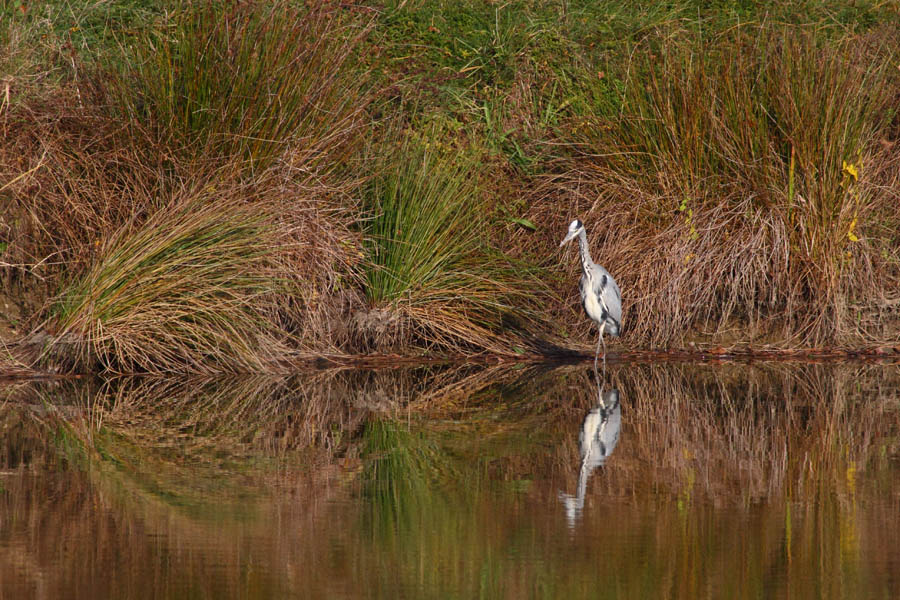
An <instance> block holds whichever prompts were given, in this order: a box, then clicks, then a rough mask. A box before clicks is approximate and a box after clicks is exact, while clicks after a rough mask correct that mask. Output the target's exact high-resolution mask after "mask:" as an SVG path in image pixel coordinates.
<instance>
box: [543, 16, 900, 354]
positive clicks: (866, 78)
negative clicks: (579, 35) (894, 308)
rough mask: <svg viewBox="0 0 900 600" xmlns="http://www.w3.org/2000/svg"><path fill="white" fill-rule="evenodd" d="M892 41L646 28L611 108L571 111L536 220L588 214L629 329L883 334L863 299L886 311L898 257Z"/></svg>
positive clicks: (666, 333)
mask: <svg viewBox="0 0 900 600" xmlns="http://www.w3.org/2000/svg"><path fill="white" fill-rule="evenodd" d="M876 42H879V43H876ZM888 43H889V39H882V40H877V39H875V38H869V39H860V38H853V39H849V40H846V41H840V42H835V43H831V42H822V41H821V40H817V39H816V38H815V36H814V35H813V34H812V33H810V32H809V31H806V30H802V29H784V30H780V29H775V28H770V29H767V28H762V29H751V28H746V29H739V30H736V31H734V32H728V33H726V34H722V35H721V36H719V37H716V38H713V39H712V40H708V41H705V42H702V43H700V42H697V41H689V42H683V43H677V44H670V45H669V46H666V47H665V48H664V49H655V48H654V47H653V46H652V45H649V44H648V47H646V48H641V52H640V53H636V56H643V57H644V58H638V59H636V60H635V61H634V63H633V64H630V65H629V66H628V69H627V71H628V72H629V73H630V74H631V75H630V76H631V77H632V79H631V80H626V81H625V83H624V90H623V91H622V98H621V106H620V107H618V108H616V109H615V110H616V111H617V112H614V113H612V114H610V113H609V112H608V111H610V110H611V109H610V108H609V107H606V106H603V105H602V104H595V105H593V107H592V108H589V109H587V110H586V112H585V113H584V114H582V115H579V116H576V117H573V121H572V122H571V123H570V127H569V129H568V130H567V131H566V135H567V136H568V137H567V138H566V139H565V140H564V141H567V142H570V143H571V144H572V148H573V149H575V150H576V153H575V155H574V156H573V157H572V158H571V160H569V161H568V162H567V163H566V165H565V166H564V167H563V169H564V172H563V173H561V174H559V175H556V176H553V177H551V178H549V179H547V180H546V181H545V182H544V184H543V185H542V186H540V188H539V189H538V191H537V192H536V196H537V197H538V201H537V202H536V205H535V206H534V207H533V209H532V215H533V220H534V221H540V222H546V223H559V224H560V225H559V231H562V228H563V227H564V224H565V223H567V222H568V221H570V220H571V219H572V218H575V217H580V218H582V219H583V220H584V221H585V222H586V223H587V225H588V230H589V233H590V241H591V245H592V247H593V248H594V249H595V259H596V260H597V261H598V262H600V263H602V264H603V265H604V266H606V267H607V268H608V269H609V270H610V271H611V272H612V273H613V274H614V275H615V276H616V277H617V279H618V281H619V282H620V285H621V287H622V289H623V294H624V302H625V305H626V311H625V312H626V317H625V321H626V325H625V330H626V340H627V341H628V342H629V343H631V344H640V345H645V344H650V345H678V344H682V343H684V342H685V341H687V340H690V339H692V338H694V337H695V336H700V337H708V336H711V335H715V334H719V337H720V339H727V338H728V337H729V331H728V330H729V328H736V329H737V330H738V331H740V332H741V335H742V336H743V337H744V339H745V340H749V339H752V337H753V336H754V334H756V335H760V336H775V337H777V338H779V339H783V340H784V339H786V340H789V341H790V342H792V343H794V344H802V345H808V344H821V343H826V342H827V343H835V342H838V343H862V342H865V341H872V340H880V339H884V336H885V335H886V331H885V328H884V324H885V323H884V320H883V319H881V320H866V319H864V318H863V317H864V316H865V315H868V316H870V317H871V316H872V315H873V314H876V313H877V314H879V315H880V316H882V317H883V316H885V314H884V312H883V310H882V309H883V308H884V307H887V306H891V305H892V303H895V302H896V293H895V289H896V281H897V277H898V274H900V271H898V265H900V260H898V259H900V257H898V255H897V253H896V236H895V234H893V233H890V232H889V231H888V230H887V229H886V226H887V224H888V223H892V224H893V225H890V226H889V227H896V225H897V221H896V211H895V210H894V208H895V207H896V201H897V197H896V193H895V192H894V191H893V189H894V187H895V186H896V185H897V182H898V180H897V171H896V169H895V165H896V162H897V157H896V151H895V150H894V149H893V146H894V143H893V141H891V136H892V135H893V134H892V133H891V132H892V131H893V130H892V129H891V122H890V116H891V114H892V113H891V112H890V111H889V106H890V105H891V102H892V101H893V99H894V98H895V97H896V94H897V93H898V89H900V88H898V85H897V77H896V76H895V75H894V74H893V73H892V72H891V71H890V66H889V65H890V64H891V63H890V58H889V57H890V53H889V51H888V50H886V46H887V45H888ZM595 79H596V78H595ZM598 85H599V84H598ZM857 177H858V178H857ZM559 235H560V236H561V235H562V234H561V233H560V234H559ZM551 241H552V240H548V241H547V242H546V243H547V244H548V245H549V244H550V243H551ZM566 266H567V272H568V278H567V279H568V280H569V281H572V282H574V281H576V280H577V276H576V275H575V270H576V269H577V261H574V260H571V261H567V262H566ZM567 297H568V298H571V299H572V300H573V301H572V305H574V301H575V300H576V299H577V295H576V294H574V293H571V294H567ZM731 337H736V336H731Z"/></svg>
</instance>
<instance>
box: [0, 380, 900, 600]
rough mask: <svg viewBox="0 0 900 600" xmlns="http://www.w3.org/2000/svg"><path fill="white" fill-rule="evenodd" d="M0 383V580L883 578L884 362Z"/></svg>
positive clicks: (35, 594)
mask: <svg viewBox="0 0 900 600" xmlns="http://www.w3.org/2000/svg"><path fill="white" fill-rule="evenodd" d="M0 398H2V399H0V403H2V404H0V427H2V435H3V437H2V439H3V443H2V445H0V463H2V464H0V469H2V471H0V473H2V474H0V598H229V597H234V598H290V597H297V598H381V597H383V598H400V597H407V598H478V597H482V598H557V597H558V598H648V597H660V598H661V597H666V598H751V597H752V598H759V597H766V598H789V597H790V598H799V597H819V598H896V597H900V577H898V573H900V541H898V540H900V519H898V515H900V419H898V417H900V367H898V366H896V365H877V364H875V365H873V364H836V365H799V364H794V365H787V364H773V365H754V366H748V365H735V364H731V365H728V364H726V365H718V366H711V365H671V364H669V365H629V364H623V365H611V366H610V369H609V371H608V373H607V374H606V376H605V377H604V378H603V381H602V382H601V385H600V386H599V387H598V381H596V380H595V378H594V374H593V371H592V369H591V368H590V366H586V367H585V366H581V365H578V366H571V365H570V366H561V367H556V368H549V367H543V368H531V367H528V368H500V369H496V368H495V369H485V368H481V367H478V368H476V367H469V368H464V369H449V368H433V367H429V368H420V369H406V370H383V371H350V370H342V371H322V372H315V373H309V374H304V375H297V376H294V377H290V378H282V379H273V378H233V379H225V380H165V379H117V380H108V381H102V380H97V381H54V382H36V383H35V382H31V383H29V382H25V383H19V384H14V385H7V386H5V387H4V388H2V389H0Z"/></svg>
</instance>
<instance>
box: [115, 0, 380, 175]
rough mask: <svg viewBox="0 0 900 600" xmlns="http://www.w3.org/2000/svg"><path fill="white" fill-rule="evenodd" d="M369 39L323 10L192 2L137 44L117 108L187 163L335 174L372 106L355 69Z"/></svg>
mask: <svg viewBox="0 0 900 600" xmlns="http://www.w3.org/2000/svg"><path fill="white" fill-rule="evenodd" d="M365 32H366V27H365V25H364V24H361V23H360V21H359V19H356V18H355V17H353V16H352V15H349V16H348V15H346V14H344V13H343V12H341V11H338V10H335V9H334V8H332V7H328V6H327V5H324V4H323V5H320V6H316V7H314V8H309V9H303V8H298V7H297V6H295V5H294V4H292V3H288V2H275V3H271V4H270V3H258V2H205V3H202V4H200V5H199V6H196V5H193V4H186V5H184V6H183V7H181V8H180V9H178V10H176V11H174V12H173V13H171V15H170V16H168V17H167V18H166V19H164V20H163V21H162V22H161V23H160V24H159V25H158V27H157V28H155V29H153V30H150V31H148V32H146V33H144V34H143V36H144V38H143V39H141V40H140V41H139V42H138V43H137V44H135V50H134V52H133V53H132V55H131V57H130V68H129V69H128V70H127V71H126V76H125V77H124V78H123V79H121V80H120V81H119V82H118V84H117V85H116V93H117V95H118V99H117V103H118V104H120V105H122V106H123V107H124V108H125V112H126V115H127V116H128V118H129V120H130V121H131V122H132V125H136V124H138V123H142V122H146V121H149V122H150V123H152V124H153V126H154V127H155V128H156V129H157V135H158V137H159V139H160V140H161V141H162V142H163V143H165V144H174V145H175V146H176V147H180V148H182V149H183V151H184V152H185V153H186V155H187V156H191V155H196V154H198V153H199V154H200V155H201V156H203V157H206V158H214V159H225V160H228V161H232V160H237V161H239V162H240V163H241V164H242V165H243V166H244V167H246V168H247V169H249V171H250V172H257V173H258V172H260V171H263V170H265V169H266V168H267V167H269V166H271V165H272V164H273V163H274V161H276V160H277V159H280V158H286V160H287V162H288V163H289V164H292V165H297V164H299V163H302V166H303V167H304V168H311V167H312V166H313V165H314V164H318V165H319V166H320V167H321V166H323V164H324V165H326V166H328V167H329V168H333V167H334V166H335V165H334V163H337V162H339V161H340V159H341V158H342V156H341V155H340V154H339V152H338V150H340V149H342V148H343V144H344V143H345V142H346V141H347V138H348V136H347V135H346V130H347V129H353V128H355V127H358V126H359V122H358V119H359V117H360V115H361V114H362V111H363V110H364V108H365V105H366V100H365V98H364V95H363V93H362V90H363V86H364V82H365V77H364V76H363V73H362V72H360V71H358V70H356V69H355V68H354V67H353V65H352V64H351V63H349V62H348V58H349V57H350V56H351V55H352V53H353V52H354V51H355V49H356V46H357V44H358V42H359V40H360V39H361V37H362V36H363V35H364V34H365ZM286 153H287V154H288V156H285V154H286Z"/></svg>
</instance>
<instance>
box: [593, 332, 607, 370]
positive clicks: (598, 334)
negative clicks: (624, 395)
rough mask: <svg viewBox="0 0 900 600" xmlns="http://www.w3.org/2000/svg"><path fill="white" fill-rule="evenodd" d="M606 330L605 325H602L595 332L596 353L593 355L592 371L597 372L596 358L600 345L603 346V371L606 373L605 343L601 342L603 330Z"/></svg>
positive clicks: (598, 354)
mask: <svg viewBox="0 0 900 600" xmlns="http://www.w3.org/2000/svg"><path fill="white" fill-rule="evenodd" d="M605 328H606V323H603V324H602V325H600V327H599V331H598V332H597V351H596V352H595V353H594V371H595V372H596V371H597V358H598V357H599V356H600V345H601V344H602V345H603V370H604V371H606V343H605V342H604V341H603V330H604V329H605Z"/></svg>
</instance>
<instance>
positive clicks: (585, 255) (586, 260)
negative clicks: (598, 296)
mask: <svg viewBox="0 0 900 600" xmlns="http://www.w3.org/2000/svg"><path fill="white" fill-rule="evenodd" d="M578 246H579V248H581V268H582V269H584V272H585V273H589V272H590V270H591V265H593V264H594V261H593V260H591V251H590V250H589V249H588V243H587V234H585V233H584V229H582V230H581V232H580V233H579V234H578Z"/></svg>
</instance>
